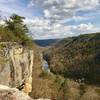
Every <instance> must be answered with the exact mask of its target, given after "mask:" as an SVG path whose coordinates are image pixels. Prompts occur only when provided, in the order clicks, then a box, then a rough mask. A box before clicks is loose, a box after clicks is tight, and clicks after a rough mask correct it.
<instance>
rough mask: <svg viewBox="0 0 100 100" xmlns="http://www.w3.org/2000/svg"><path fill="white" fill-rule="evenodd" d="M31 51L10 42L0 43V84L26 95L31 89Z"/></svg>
mask: <svg viewBox="0 0 100 100" xmlns="http://www.w3.org/2000/svg"><path fill="white" fill-rule="evenodd" d="M33 58H34V56H33V50H29V49H27V48H25V47H23V46H22V45H19V44H17V43H10V42H1V43H0V84H3V85H6V86H9V87H16V88H18V89H19V90H22V91H24V92H25V93H26V94H28V93H29V92H31V89H32V87H31V86H32V85H31V84H32V67H33Z"/></svg>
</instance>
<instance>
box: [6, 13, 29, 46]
mask: <svg viewBox="0 0 100 100" xmlns="http://www.w3.org/2000/svg"><path fill="white" fill-rule="evenodd" d="M24 19H25V17H21V16H19V15H17V14H13V15H12V16H10V18H9V19H7V20H5V22H6V28H7V29H9V30H11V31H12V32H13V33H14V35H15V36H16V38H17V41H16V42H21V43H22V44H23V45H24V44H29V45H30V43H31V42H30V41H31V39H30V38H29V37H28V36H27V35H26V33H28V28H27V26H26V25H25V24H24V21H23V20H24Z"/></svg>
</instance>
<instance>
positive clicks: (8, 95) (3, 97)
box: [0, 85, 33, 100]
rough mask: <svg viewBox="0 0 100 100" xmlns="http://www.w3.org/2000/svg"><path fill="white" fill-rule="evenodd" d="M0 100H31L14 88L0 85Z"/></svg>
mask: <svg viewBox="0 0 100 100" xmlns="http://www.w3.org/2000/svg"><path fill="white" fill-rule="evenodd" d="M0 100H33V99H31V98H30V97H29V96H27V95H25V93H23V92H21V91H19V90H18V89H16V88H9V87H7V86H3V85H0Z"/></svg>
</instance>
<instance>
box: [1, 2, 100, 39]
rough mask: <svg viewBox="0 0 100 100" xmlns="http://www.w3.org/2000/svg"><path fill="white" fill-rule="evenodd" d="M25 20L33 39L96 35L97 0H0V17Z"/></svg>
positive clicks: (98, 25) (99, 21)
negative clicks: (21, 17) (17, 17)
mask: <svg viewBox="0 0 100 100" xmlns="http://www.w3.org/2000/svg"><path fill="white" fill-rule="evenodd" d="M12 13H16V14H18V15H21V16H24V17H26V19H25V21H24V22H25V23H26V24H27V27H28V28H29V34H30V35H31V36H32V37H33V38H34V39H50V38H64V37H69V36H76V35H79V34H84V33H94V32H100V1H99V0H0V15H1V16H2V17H9V16H10V15H11V14H12Z"/></svg>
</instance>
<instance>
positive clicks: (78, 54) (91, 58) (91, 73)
mask: <svg viewBox="0 0 100 100" xmlns="http://www.w3.org/2000/svg"><path fill="white" fill-rule="evenodd" d="M45 59H47V60H48V63H49V65H50V69H51V71H52V72H54V73H56V74H60V75H62V76H64V77H69V78H73V79H84V80H86V81H87V80H88V81H89V82H91V81H92V82H93V83H98V82H99V83H100V33H95V34H85V35H80V36H78V37H71V38H66V39H63V40H61V41H60V42H59V43H57V44H56V45H55V46H54V47H52V48H51V49H50V50H48V51H47V53H46V54H45Z"/></svg>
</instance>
